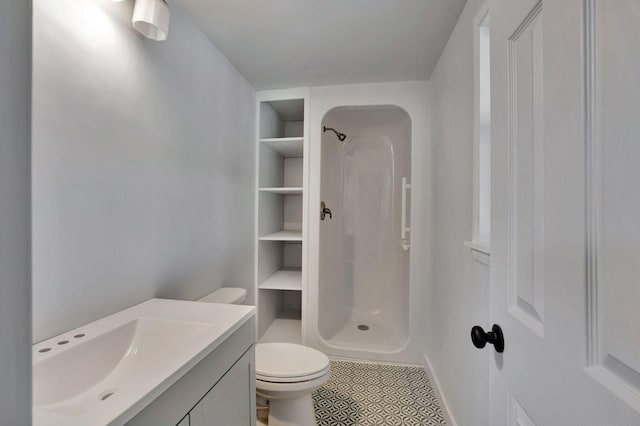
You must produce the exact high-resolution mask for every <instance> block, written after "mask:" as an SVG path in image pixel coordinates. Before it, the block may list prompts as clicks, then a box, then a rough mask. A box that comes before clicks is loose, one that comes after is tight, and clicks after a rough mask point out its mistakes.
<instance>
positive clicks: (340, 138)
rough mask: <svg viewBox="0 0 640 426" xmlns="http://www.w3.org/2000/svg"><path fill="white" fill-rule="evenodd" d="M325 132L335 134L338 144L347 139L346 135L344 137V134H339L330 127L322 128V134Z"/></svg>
mask: <svg viewBox="0 0 640 426" xmlns="http://www.w3.org/2000/svg"><path fill="white" fill-rule="evenodd" d="M327 130H329V131H332V132H333V133H335V134H336V136H337V137H338V140H339V141H340V142H344V140H345V139H346V138H347V135H345V134H344V133H340V132H339V131H337V130H336V129H332V128H331V127H327V126H322V133H325V132H326V131H327Z"/></svg>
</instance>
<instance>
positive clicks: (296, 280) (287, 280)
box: [258, 269, 302, 290]
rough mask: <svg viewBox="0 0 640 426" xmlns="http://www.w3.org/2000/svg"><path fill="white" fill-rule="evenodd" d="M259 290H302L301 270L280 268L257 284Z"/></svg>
mask: <svg viewBox="0 0 640 426" xmlns="http://www.w3.org/2000/svg"><path fill="white" fill-rule="evenodd" d="M258 288H260V289H261V290H302V271H301V270H300V269H296V270H285V269H283V270H280V271H278V272H276V273H275V274H273V275H271V277H269V278H267V279H266V280H265V281H264V282H263V283H262V284H260V285H259V286H258Z"/></svg>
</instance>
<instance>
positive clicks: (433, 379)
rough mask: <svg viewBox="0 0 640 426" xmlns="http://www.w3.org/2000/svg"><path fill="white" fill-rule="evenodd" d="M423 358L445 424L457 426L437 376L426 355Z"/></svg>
mask: <svg viewBox="0 0 640 426" xmlns="http://www.w3.org/2000/svg"><path fill="white" fill-rule="evenodd" d="M423 358H424V369H425V370H426V371H427V374H428V375H429V378H430V379H431V382H432V383H433V385H434V388H435V391H436V395H437V396H438V400H439V401H440V405H441V406H442V411H443V413H444V416H445V418H446V420H447V424H449V425H451V426H458V423H456V419H455V417H453V413H452V412H451V407H450V406H449V404H448V402H447V398H446V397H445V396H444V393H442V387H440V382H439V381H438V376H436V373H435V371H434V370H433V367H432V366H431V362H430V361H429V357H427V355H424V357H423Z"/></svg>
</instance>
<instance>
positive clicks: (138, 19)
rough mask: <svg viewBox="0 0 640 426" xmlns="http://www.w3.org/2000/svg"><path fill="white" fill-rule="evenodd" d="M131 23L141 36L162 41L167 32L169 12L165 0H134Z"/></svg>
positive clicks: (165, 37)
mask: <svg viewBox="0 0 640 426" xmlns="http://www.w3.org/2000/svg"><path fill="white" fill-rule="evenodd" d="M135 1H136V2H135V5H134V7H133V18H132V19H131V23H132V24H133V28H135V29H136V31H138V32H139V33H140V34H142V35H143V36H145V37H147V38H150V39H151V40H156V41H162V40H166V39H167V34H168V33H169V20H170V18H171V13H170V11H169V5H168V4H167V2H166V1H165V0H135Z"/></svg>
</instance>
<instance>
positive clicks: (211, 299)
mask: <svg viewBox="0 0 640 426" xmlns="http://www.w3.org/2000/svg"><path fill="white" fill-rule="evenodd" d="M246 298H247V290H245V289H244V288H238V287H220V288H219V289H217V290H216V291H214V292H212V293H209V294H207V295H206V296H204V297H203V298H201V299H198V302H206V303H226V304H230V305H242V304H243V303H244V301H245V299H246Z"/></svg>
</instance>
